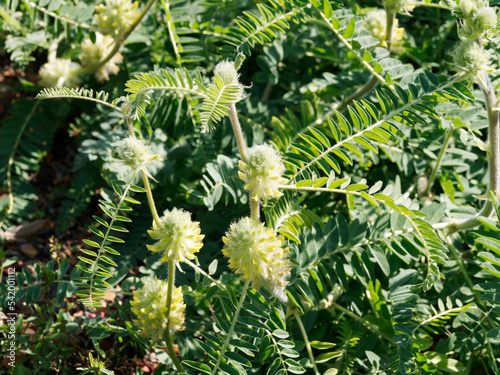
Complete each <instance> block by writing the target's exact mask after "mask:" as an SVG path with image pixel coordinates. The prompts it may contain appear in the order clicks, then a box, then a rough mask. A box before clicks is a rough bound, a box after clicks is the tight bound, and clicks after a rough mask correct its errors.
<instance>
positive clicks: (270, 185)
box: [238, 144, 286, 203]
mask: <svg viewBox="0 0 500 375" xmlns="http://www.w3.org/2000/svg"><path fill="white" fill-rule="evenodd" d="M239 167H240V171H239V172H238V176H239V177H240V178H241V179H242V180H243V181H244V182H245V189H247V190H249V191H250V195H251V197H252V198H253V199H255V200H261V201H263V202H264V203H267V200H268V199H269V198H276V197H280V196H282V195H283V193H281V192H280V190H279V188H278V186H279V185H280V184H284V183H285V182H286V179H284V178H283V177H282V175H283V173H284V172H285V165H284V164H283V162H282V161H281V156H280V154H279V151H278V150H276V149H275V148H274V147H272V146H271V145H267V144H264V145H260V146H254V147H252V148H250V149H249V150H248V157H247V162H246V163H245V162H243V161H240V162H239Z"/></svg>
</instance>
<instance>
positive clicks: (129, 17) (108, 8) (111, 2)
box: [95, 0, 140, 39]
mask: <svg viewBox="0 0 500 375" xmlns="http://www.w3.org/2000/svg"><path fill="white" fill-rule="evenodd" d="M138 7H139V3H138V2H137V1H135V2H133V3H132V1H131V0H105V2H104V3H103V4H99V5H97V6H96V7H95V9H96V11H97V14H96V20H97V27H98V28H99V31H100V32H101V33H103V34H106V35H111V36H113V38H115V39H121V37H122V36H123V34H124V33H125V32H126V31H127V30H128V29H130V26H132V24H134V23H135V22H136V21H137V19H138V18H139V16H140V13H139V12H138V11H137V8H138Z"/></svg>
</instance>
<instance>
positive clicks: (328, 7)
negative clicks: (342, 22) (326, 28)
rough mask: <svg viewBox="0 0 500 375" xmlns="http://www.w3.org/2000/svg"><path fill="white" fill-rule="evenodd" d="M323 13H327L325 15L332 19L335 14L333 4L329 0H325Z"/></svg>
mask: <svg viewBox="0 0 500 375" xmlns="http://www.w3.org/2000/svg"><path fill="white" fill-rule="evenodd" d="M323 13H325V17H326V18H328V19H330V18H331V17H332V15H333V11H332V5H331V4H330V1H329V0H324V1H323Z"/></svg>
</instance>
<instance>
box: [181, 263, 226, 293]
mask: <svg viewBox="0 0 500 375" xmlns="http://www.w3.org/2000/svg"><path fill="white" fill-rule="evenodd" d="M182 261H183V262H184V263H187V264H188V265H189V266H191V267H192V268H194V269H195V270H196V271H198V272H199V273H201V274H202V275H203V276H205V277H206V278H208V279H209V280H210V281H211V282H213V283H214V284H216V285H217V286H218V287H219V288H221V289H226V286H225V285H224V284H223V283H221V282H220V281H219V280H215V279H214V278H213V277H212V276H210V275H209V274H208V273H206V272H205V271H204V270H203V269H202V268H201V267H199V266H198V265H197V264H195V263H193V262H191V261H190V260H189V259H183V260H182Z"/></svg>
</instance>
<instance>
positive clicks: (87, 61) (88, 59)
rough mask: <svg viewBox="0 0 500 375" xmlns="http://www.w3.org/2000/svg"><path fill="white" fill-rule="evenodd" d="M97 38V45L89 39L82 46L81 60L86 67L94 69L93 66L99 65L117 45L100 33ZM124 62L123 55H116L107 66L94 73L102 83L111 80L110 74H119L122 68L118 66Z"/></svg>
mask: <svg viewBox="0 0 500 375" xmlns="http://www.w3.org/2000/svg"><path fill="white" fill-rule="evenodd" d="M95 36H96V40H95V43H93V42H92V41H91V40H90V38H89V37H87V38H85V40H84V41H83V42H82V44H81V49H82V56H81V58H80V59H81V61H82V65H83V66H84V67H87V66H90V67H92V65H94V64H97V63H98V62H99V61H101V60H102V59H103V58H104V57H106V56H107V55H108V54H109V53H110V52H111V50H112V49H113V47H114V45H115V40H114V39H113V37H111V36H109V35H102V34H101V33H100V32H96V33H95ZM122 60H123V55H122V54H121V53H116V54H115V55H114V56H113V57H112V58H111V59H110V60H109V61H108V62H107V63H106V64H104V65H102V66H101V67H99V68H98V69H97V70H96V71H95V72H94V74H95V77H96V78H97V80H98V81H99V82H101V83H102V82H104V81H108V80H109V74H110V73H112V74H117V73H118V72H119V71H120V68H118V66H117V65H116V64H119V63H121V62H122Z"/></svg>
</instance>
